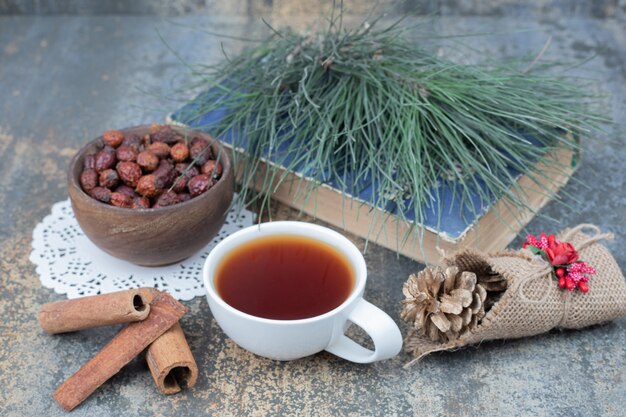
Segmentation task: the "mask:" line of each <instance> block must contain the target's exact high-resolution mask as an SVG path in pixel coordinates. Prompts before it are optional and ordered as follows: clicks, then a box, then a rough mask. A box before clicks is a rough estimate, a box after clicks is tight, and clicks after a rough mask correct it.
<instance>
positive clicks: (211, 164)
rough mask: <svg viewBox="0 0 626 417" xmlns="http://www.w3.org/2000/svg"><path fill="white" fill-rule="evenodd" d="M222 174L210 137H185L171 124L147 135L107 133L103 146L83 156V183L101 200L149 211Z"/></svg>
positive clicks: (198, 189)
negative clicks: (207, 139)
mask: <svg viewBox="0 0 626 417" xmlns="http://www.w3.org/2000/svg"><path fill="white" fill-rule="evenodd" d="M221 175H222V165H221V164H220V163H219V162H218V161H217V160H216V158H215V155H213V152H212V150H211V146H210V144H209V142H208V141H206V140H205V139H202V138H199V137H194V138H192V139H191V140H190V141H187V139H186V138H185V137H183V136H182V135H181V134H180V133H178V132H177V131H175V130H174V129H172V128H171V127H170V126H167V125H165V126H160V125H153V126H152V127H151V129H150V132H149V133H147V134H146V135H144V136H143V137H140V136H138V135H134V134H126V135H125V134H124V133H122V132H121V131H119V130H109V131H107V132H104V134H103V135H102V143H101V144H100V146H99V150H98V151H97V152H96V153H93V154H89V155H86V156H85V160H84V163H83V171H82V173H81V174H80V184H81V187H82V188H83V190H84V191H85V192H86V193H87V194H89V195H90V196H91V197H93V198H95V199H96V200H98V201H101V202H103V203H106V204H111V205H113V206H117V207H123V208H134V209H139V208H143V209H147V208H159V207H165V206H171V205H173V204H177V203H182V202H184V201H187V200H190V199H192V198H194V197H197V196H198V195H200V194H202V193H204V192H206V191H207V190H209V189H210V188H211V187H212V186H213V185H215V183H216V182H217V181H218V180H219V178H220V177H221Z"/></svg>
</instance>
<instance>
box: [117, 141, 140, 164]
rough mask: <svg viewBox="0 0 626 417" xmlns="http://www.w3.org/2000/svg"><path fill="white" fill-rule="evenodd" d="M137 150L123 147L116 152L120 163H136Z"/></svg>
mask: <svg viewBox="0 0 626 417" xmlns="http://www.w3.org/2000/svg"><path fill="white" fill-rule="evenodd" d="M137 153H138V152H137V150H136V149H135V148H133V147H132V146H128V145H122V146H120V147H119V148H117V149H116V150H115V156H116V157H117V160H118V161H127V162H134V161H135V160H136V159H137Z"/></svg>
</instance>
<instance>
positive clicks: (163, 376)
mask: <svg viewBox="0 0 626 417" xmlns="http://www.w3.org/2000/svg"><path fill="white" fill-rule="evenodd" d="M146 361H147V362H148V367H149V368H150V373H151V374H152V378H153V379H154V382H155V383H156V385H157V388H158V389H159V391H161V392H162V393H163V394H175V393H177V392H180V391H181V390H182V389H184V388H191V387H193V386H194V385H195V384H196V380H197V379H198V365H197V364H196V361H195V360H194V358H193V355H192V353H191V349H189V344H188V343H187V339H185V334H184V333H183V329H182V328H181V327H180V324H179V323H176V324H175V325H173V326H172V327H171V328H170V329H169V330H168V331H166V332H165V333H163V334H162V335H161V336H159V337H158V338H157V339H156V340H155V341H154V342H152V344H151V345H150V347H149V348H148V350H147V352H146Z"/></svg>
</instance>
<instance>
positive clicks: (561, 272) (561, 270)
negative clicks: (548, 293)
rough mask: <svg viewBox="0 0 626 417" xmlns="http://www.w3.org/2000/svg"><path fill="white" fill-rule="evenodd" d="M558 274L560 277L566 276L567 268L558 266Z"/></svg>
mask: <svg viewBox="0 0 626 417" xmlns="http://www.w3.org/2000/svg"><path fill="white" fill-rule="evenodd" d="M556 276H557V277H559V278H561V277H563V276H565V269H563V268H557V269H556Z"/></svg>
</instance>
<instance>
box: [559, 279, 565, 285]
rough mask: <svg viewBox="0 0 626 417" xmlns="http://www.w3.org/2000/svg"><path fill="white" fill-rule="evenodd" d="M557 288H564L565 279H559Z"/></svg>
mask: <svg viewBox="0 0 626 417" xmlns="http://www.w3.org/2000/svg"><path fill="white" fill-rule="evenodd" d="M559 287H561V288H565V277H560V278H559Z"/></svg>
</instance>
